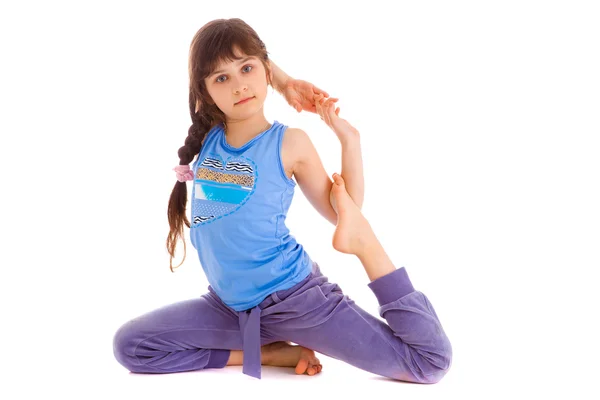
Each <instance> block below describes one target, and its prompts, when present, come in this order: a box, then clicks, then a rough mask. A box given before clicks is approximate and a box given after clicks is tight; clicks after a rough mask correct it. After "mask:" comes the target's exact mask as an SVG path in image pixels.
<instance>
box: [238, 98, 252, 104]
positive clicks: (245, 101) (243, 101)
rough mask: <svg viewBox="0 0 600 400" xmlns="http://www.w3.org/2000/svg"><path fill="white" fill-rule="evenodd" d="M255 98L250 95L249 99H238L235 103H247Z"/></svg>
mask: <svg viewBox="0 0 600 400" xmlns="http://www.w3.org/2000/svg"><path fill="white" fill-rule="evenodd" d="M253 98H254V97H248V98H247V99H244V100H242V101H238V102H237V103H235V105H238V104H244V103H247V102H249V101H250V100H252V99H253Z"/></svg>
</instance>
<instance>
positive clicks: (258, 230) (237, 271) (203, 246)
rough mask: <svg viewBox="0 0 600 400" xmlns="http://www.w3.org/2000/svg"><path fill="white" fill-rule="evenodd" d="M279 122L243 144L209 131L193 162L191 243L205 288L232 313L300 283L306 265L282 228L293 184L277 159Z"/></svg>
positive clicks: (216, 129)
mask: <svg viewBox="0 0 600 400" xmlns="http://www.w3.org/2000/svg"><path fill="white" fill-rule="evenodd" d="M286 129H287V126H286V125H283V124H281V123H279V122H278V121H274V123H273V125H272V126H271V128H269V129H267V130H266V131H264V132H261V133H260V134H258V135H257V136H255V137H254V138H253V139H251V140H250V141H249V142H247V143H246V144H244V145H243V146H242V147H239V148H236V147H233V146H231V145H229V143H227V141H226V139H225V131H224V129H223V125H221V124H219V125H216V126H215V127H213V128H212V129H211V130H210V131H209V132H208V133H207V136H206V139H205V140H204V145H203V146H202V150H201V151H200V154H199V155H198V157H197V159H196V161H195V162H194V164H193V170H194V183H193V188H192V201H191V218H190V224H191V228H190V239H191V242H192V245H193V246H194V248H195V249H196V250H197V251H198V256H199V258H200V264H201V266H202V269H203V270H204V273H205V274H206V277H207V279H208V282H209V283H210V286H211V287H212V288H213V289H214V291H215V292H216V293H217V295H218V296H219V297H220V298H221V300H222V301H223V302H224V303H225V304H227V305H228V306H229V307H231V308H232V309H234V310H235V311H243V310H247V309H250V308H253V307H255V306H256V305H258V304H259V303H260V302H261V301H262V300H264V298H265V297H267V296H268V295H269V294H271V293H273V292H275V291H277V290H284V289H289V288H291V287H292V286H294V285H295V284H297V283H299V282H300V281H302V280H303V279H304V278H306V277H307V276H308V275H309V274H310V272H311V270H312V261H311V259H310V257H309V256H308V254H307V252H306V251H305V250H304V248H303V246H302V245H301V244H299V243H297V242H296V239H295V238H294V236H292V235H291V234H290V232H289V229H288V228H287V227H286V225H285V219H286V215H287V212H288V209H289V207H290V204H291V202H292V198H293V196H294V188H295V186H296V182H295V181H294V180H293V179H289V178H288V177H287V176H286V174H285V172H284V168H283V164H282V162H281V153H280V151H281V143H282V139H283V134H284V132H285V130H286Z"/></svg>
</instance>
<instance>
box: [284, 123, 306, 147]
mask: <svg viewBox="0 0 600 400" xmlns="http://www.w3.org/2000/svg"><path fill="white" fill-rule="evenodd" d="M307 140H308V141H310V138H309V137H308V134H307V133H306V132H305V131H303V130H302V129H300V128H292V127H288V128H287V129H286V130H285V132H284V133H283V139H282V144H281V147H288V148H294V147H296V146H300V145H302V144H303V143H306V141H307Z"/></svg>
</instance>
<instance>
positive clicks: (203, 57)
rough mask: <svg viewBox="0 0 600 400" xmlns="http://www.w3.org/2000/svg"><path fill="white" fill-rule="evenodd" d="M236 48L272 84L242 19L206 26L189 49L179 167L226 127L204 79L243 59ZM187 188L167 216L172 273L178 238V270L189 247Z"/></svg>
mask: <svg viewBox="0 0 600 400" xmlns="http://www.w3.org/2000/svg"><path fill="white" fill-rule="evenodd" d="M235 47H237V48H238V49H239V50H240V51H241V52H242V53H243V54H244V55H246V56H255V57H258V58H259V59H260V60H261V62H262V63H263V65H264V67H265V70H266V71H267V83H268V84H270V85H271V86H272V82H271V81H270V78H269V76H270V71H271V68H270V66H269V61H268V60H269V58H268V52H267V49H266V46H265V44H264V43H263V42H262V40H260V38H259V37H258V34H257V33H256V32H255V31H254V29H252V28H251V27H250V26H248V24H246V23H245V22H244V21H242V20H241V19H239V18H231V19H217V20H213V21H210V22H209V23H207V24H206V25H204V26H203V27H202V28H200V30H199V31H198V32H197V33H196V34H195V35H194V38H193V39H192V43H191V45H190V53H189V64H188V71H189V77H190V93H189V106H190V115H191V118H192V126H190V128H189V129H188V135H187V138H186V139H185V144H184V146H182V147H180V148H179V150H178V151H177V155H178V156H179V165H189V164H190V163H191V162H192V160H193V158H194V157H195V156H196V155H197V154H199V153H200V150H201V149H202V140H203V139H204V137H205V136H206V134H207V133H208V132H209V131H210V129H211V128H212V127H214V126H215V125H217V124H220V123H222V124H224V123H225V114H223V112H222V111H221V110H220V109H219V108H218V107H217V105H216V104H215V103H214V102H213V101H212V99H211V97H210V95H209V94H208V90H207V89H206V84H205V83H204V79H205V78H206V77H207V76H209V75H210V74H211V73H212V71H214V70H215V69H216V68H217V67H218V66H219V64H220V63H221V62H224V63H227V62H231V61H234V60H240V59H241V58H238V57H235V53H234V48H235ZM186 204H187V184H186V182H179V181H177V182H175V186H174V187H173V191H172V192H171V197H170V198H169V206H168V209H167V215H168V218H169V228H170V231H169V236H168V237H167V250H168V252H169V254H170V256H171V258H170V261H169V268H170V269H171V272H175V271H173V258H174V257H175V248H176V247H177V241H178V239H179V238H181V240H182V241H183V259H182V260H181V263H180V264H179V265H178V266H177V267H175V268H179V266H180V265H181V264H183V262H184V261H185V255H186V245H185V238H184V235H183V224H185V225H186V226H187V227H188V228H190V222H189V220H188V219H187V216H186Z"/></svg>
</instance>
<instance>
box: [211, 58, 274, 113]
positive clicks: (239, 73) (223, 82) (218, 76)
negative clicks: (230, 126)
mask: <svg viewBox="0 0 600 400" xmlns="http://www.w3.org/2000/svg"><path fill="white" fill-rule="evenodd" d="M234 54H235V55H236V57H242V59H241V60H237V61H233V62H230V63H228V64H227V63H221V64H219V66H217V68H216V69H215V71H213V72H212V73H211V75H209V76H208V77H207V78H205V79H204V82H205V83H206V88H207V90H208V94H209V95H210V96H211V98H212V99H213V101H214V102H215V104H216V105H217V107H219V109H220V110H221V111H222V112H223V113H224V114H225V115H226V116H227V118H228V119H246V118H248V117H250V116H251V115H253V114H255V113H256V112H257V111H259V110H260V109H261V108H262V106H263V104H264V102H265V99H266V98H267V87H268V84H267V75H266V70H265V67H264V65H263V64H262V62H261V61H260V60H259V59H258V58H257V57H254V56H250V57H249V56H247V55H246V54H243V53H241V52H240V51H239V49H237V48H236V49H235V53H234ZM246 98H250V100H248V101H245V102H243V103H240V101H242V100H244V99H246Z"/></svg>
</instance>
